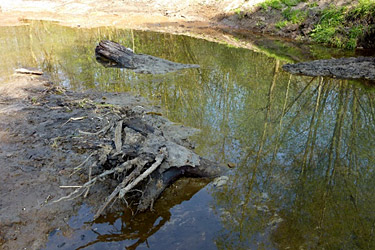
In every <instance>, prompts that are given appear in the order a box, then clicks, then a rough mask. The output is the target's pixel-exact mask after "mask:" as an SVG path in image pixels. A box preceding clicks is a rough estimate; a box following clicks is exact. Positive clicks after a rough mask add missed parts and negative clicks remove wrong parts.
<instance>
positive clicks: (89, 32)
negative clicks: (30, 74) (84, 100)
mask: <svg viewBox="0 0 375 250" xmlns="http://www.w3.org/2000/svg"><path fill="white" fill-rule="evenodd" d="M0 37H2V38H4V39H1V40H0V43H1V45H2V47H3V48H4V51H7V53H9V55H8V56H7V58H9V60H8V61H7V62H6V64H5V62H4V61H3V62H1V65H0V66H1V67H0V78H1V77H6V75H7V74H11V73H12V72H13V69H14V68H16V67H20V66H31V67H38V68H39V69H41V70H43V71H45V72H48V74H49V75H50V77H51V80H52V81H54V82H57V83H60V84H61V85H63V86H67V87H69V88H72V89H77V90H84V89H92V88H95V89H96V90H99V91H132V92H134V93H136V94H141V95H143V96H145V97H147V98H149V99H151V100H154V101H155V102H156V103H157V104H160V105H161V106H162V107H163V108H164V110H165V115H166V116H168V118H169V119H171V120H173V121H175V122H179V123H183V124H185V125H188V126H192V127H196V128H199V129H200V130H201V133H200V134H199V135H198V136H196V137H194V140H195V142H196V145H197V148H196V151H197V152H198V153H200V154H201V155H203V156H205V157H208V158H210V159H212V160H216V161H220V162H233V163H235V164H236V165H237V166H236V168H234V169H233V170H232V171H231V173H230V176H229V182H228V184H227V185H226V186H224V187H223V188H221V189H214V188H212V187H211V186H210V185H208V186H206V184H207V183H200V184H197V183H195V184H194V183H189V184H188V185H186V186H185V187H183V190H184V192H177V193H179V194H181V195H182V196H181V197H177V198H176V199H175V200H173V199H172V200H170V199H165V200H163V199H161V200H160V201H159V202H157V203H156V204H155V211H153V212H148V213H145V214H140V215H137V216H136V217H132V216H131V213H130V212H129V211H128V210H125V212H124V214H119V213H115V214H108V215H107V216H106V217H102V218H100V219H99V220H98V221H95V222H92V221H91V218H92V215H90V213H88V211H89V208H88V207H83V208H82V210H81V212H80V213H79V214H78V215H77V216H76V217H72V218H71V221H70V225H71V227H72V228H73V230H74V233H73V235H74V236H72V238H71V239H68V238H67V237H64V236H63V235H62V234H59V233H55V232H54V233H53V235H51V236H50V241H49V242H48V244H47V246H50V247H51V248H53V247H52V246H61V248H64V247H65V248H66V246H68V245H69V244H70V245H69V246H70V247H68V248H66V249H72V248H81V249H84V248H87V249H99V248H103V247H104V248H108V247H111V249H117V248H119V249H123V248H124V247H127V248H128V249H135V248H137V249H142V248H147V247H148V246H150V248H152V249H212V248H213V249H214V248H219V249H249V248H250V249H251V248H264V249H272V248H276V249H288V248H290V249H300V248H307V249H311V248H318V249H321V248H325V249H337V248H339V249H341V248H347V249H359V248H361V249H362V248H365V249H372V248H374V247H375V239H374V225H375V215H374V213H373V211H374V210H375V200H374V195H373V190H374V189H375V174H374V173H375V172H374V169H373V167H374V165H375V164H374V163H375V162H374V161H375V151H374V150H373V148H374V146H375V140H374V138H375V103H374V102H375V90H374V88H373V87H372V86H366V85H363V84H361V83H360V82H356V81H347V80H335V79H329V78H319V77H317V78H311V77H302V76H293V75H290V74H288V73H286V72H284V71H282V69H281V67H282V65H283V64H284V61H283V60H281V58H283V57H277V56H274V57H268V56H266V55H265V54H263V53H255V52H253V51H250V50H246V49H240V48H231V47H228V46H225V45H220V44H215V43H210V42H207V41H204V40H199V39H193V38H188V37H184V36H174V35H170V34H158V33H152V32H139V31H128V30H115V29H112V28H97V29H73V28H67V27H61V26H57V25H54V24H51V23H31V24H30V25H29V26H25V27H9V28H1V29H0ZM101 39H111V40H115V41H117V42H119V43H121V44H123V45H125V46H127V47H130V48H132V49H133V50H134V51H135V52H136V53H144V54H150V55H154V56H158V57H161V58H165V59H167V60H172V61H175V62H180V63H189V64H199V65H200V66H201V67H200V68H199V69H188V70H183V71H178V72H174V73H168V74H165V75H141V74H136V73H134V72H131V71H129V70H126V69H118V68H104V67H102V66H101V65H100V64H98V63H97V62H96V61H95V55H94V53H93V52H94V48H95V46H96V44H97V43H98V42H99V41H100V40H101ZM273 53H274V52H273ZM314 53H316V52H314ZM336 53H337V52H336V51H335V52H334V54H336ZM327 55H329V53H328V54H325V55H324V57H327ZM298 56H299V57H300V55H298ZM190 181H191V182H194V181H192V180H190ZM173 190H174V189H173V188H172V189H170V190H169V191H168V192H170V193H172V194H173ZM177 193H176V194H177ZM176 194H175V195H176ZM165 195H167V194H165ZM172 197H173V195H172ZM85 216H86V217H85ZM80 235H81V236H80ZM82 235H83V236H82ZM80 237H81V238H80ZM68 241H69V244H68V243H65V242H68ZM63 243H65V245H61V244H63ZM343 246H345V247H343Z"/></svg>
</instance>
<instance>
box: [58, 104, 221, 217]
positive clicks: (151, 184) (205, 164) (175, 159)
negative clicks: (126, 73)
mask: <svg viewBox="0 0 375 250" xmlns="http://www.w3.org/2000/svg"><path fill="white" fill-rule="evenodd" d="M81 103H83V104H85V103H90V104H92V103H93V102H90V101H87V100H84V101H82V102H81ZM93 108H95V110H96V112H95V117H96V118H98V119H94V120H92V121H99V122H102V123H104V124H105V125H104V126H103V128H102V129H100V130H99V131H98V132H95V133H90V132H83V131H81V130H79V133H81V134H82V137H84V136H85V135H86V138H84V139H83V138H82V140H81V141H82V143H89V144H91V145H97V148H96V149H95V150H94V151H93V152H92V153H91V154H90V155H89V156H88V157H87V158H86V159H85V160H84V161H83V162H82V163H81V164H80V165H78V166H77V167H75V168H74V172H73V174H74V173H77V172H78V171H81V170H82V169H84V168H83V166H85V164H87V163H88V162H89V161H91V162H93V163H91V165H90V166H89V168H88V181H87V182H86V183H84V184H83V185H82V186H70V187H76V188H77V189H76V190H74V191H73V192H71V193H70V194H69V195H67V196H64V197H61V198H60V199H58V200H56V201H54V202H53V203H56V202H60V201H63V200H71V199H74V198H77V197H80V196H83V197H87V196H88V195H89V192H90V188H91V187H92V186H93V185H95V183H97V181H104V180H106V179H112V183H113V180H115V181H116V182H117V183H118V184H117V185H116V186H115V188H114V189H113V190H112V191H111V193H110V194H109V195H108V196H107V198H106V199H105V201H104V202H103V203H102V204H99V206H98V207H99V208H98V210H97V212H96V214H95V216H94V218H95V219H96V218H98V217H99V216H100V215H101V214H103V212H104V211H105V210H106V209H107V208H108V207H111V204H114V203H115V202H116V201H123V202H124V203H125V204H126V205H127V207H129V208H130V205H129V204H136V205H137V206H138V207H137V211H143V210H145V209H147V208H150V207H151V208H152V207H153V204H154V201H156V200H157V198H158V197H159V196H160V195H161V193H162V192H163V190H164V189H165V188H166V187H167V186H168V185H170V184H171V183H173V182H174V181H175V180H177V179H178V178H180V177H182V176H195V177H208V178H211V177H216V176H217V175H219V174H220V173H221V172H222V170H223V169H222V168H221V167H220V166H217V165H215V164H213V163H211V162H209V161H207V160H203V159H201V158H200V157H199V156H198V155H196V154H195V153H194V152H192V151H191V150H190V149H189V148H187V147H185V146H182V145H183V143H185V142H186V137H181V139H179V138H178V137H176V136H178V133H177V132H174V134H173V136H170V134H169V135H168V133H171V132H170V131H169V130H171V129H172V128H173V129H175V127H176V126H174V124H172V123H171V122H169V121H168V120H166V119H165V118H163V117H161V116H155V115H153V113H152V112H149V113H150V114H145V111H144V109H143V108H142V111H134V110H129V109H124V108H123V109H116V110H114V108H112V112H110V113H108V112H107V111H108V109H107V110H105V112H103V113H102V115H101V113H100V112H101V110H100V108H99V107H98V106H95V107H93ZM138 110H139V109H138ZM100 116H101V117H100ZM70 120H71V119H69V120H68V122H69V121H70ZM77 120H82V119H77ZM68 122H66V123H65V124H67V123H68ZM82 122H85V121H82ZM86 122H87V121H86ZM65 124H64V125H65ZM95 127H97V126H95ZM183 132H185V135H186V131H183ZM181 134H183V133H181ZM164 135H166V136H164ZM179 142H180V143H179ZM181 144H182V145H181ZM185 145H186V144H185ZM128 201H130V203H129V204H128ZM130 209H131V208H130Z"/></svg>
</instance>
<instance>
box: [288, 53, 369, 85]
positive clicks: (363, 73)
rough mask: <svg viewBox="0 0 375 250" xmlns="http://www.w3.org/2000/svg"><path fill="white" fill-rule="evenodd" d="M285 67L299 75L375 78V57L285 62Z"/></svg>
mask: <svg viewBox="0 0 375 250" xmlns="http://www.w3.org/2000/svg"><path fill="white" fill-rule="evenodd" d="M283 69H284V70H285V71H287V72H289V73H291V74H298V75H307V76H328V77H334V78H340V79H366V80H375V57H348V58H339V59H329V60H316V61H311V62H302V63H296V64H285V65H284V66H283Z"/></svg>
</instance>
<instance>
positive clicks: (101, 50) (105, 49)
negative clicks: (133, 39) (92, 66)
mask: <svg viewBox="0 0 375 250" xmlns="http://www.w3.org/2000/svg"><path fill="white" fill-rule="evenodd" d="M95 53H96V56H99V57H101V58H105V59H108V60H111V61H114V62H116V63H117V64H118V65H119V66H122V67H125V68H129V69H134V68H135V67H134V63H133V57H134V53H133V51H132V50H131V49H128V48H125V47H124V46H122V45H120V44H118V43H115V42H111V41H101V42H100V43H99V45H98V46H96V48H95Z"/></svg>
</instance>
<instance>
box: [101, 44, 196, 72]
mask: <svg viewBox="0 0 375 250" xmlns="http://www.w3.org/2000/svg"><path fill="white" fill-rule="evenodd" d="M95 55H96V59H97V61H98V62H100V63H101V64H103V65H104V66H105V67H118V68H127V69H131V70H133V71H134V72H136V73H145V74H165V73H168V72H172V71H176V70H181V69H188V68H199V65H196V64H182V63H175V62H171V61H168V60H165V59H162V58H159V57H155V56H150V55H145V54H136V53H134V52H133V51H132V50H131V49H129V48H126V47H124V46H122V45H120V44H118V43H115V42H112V41H101V42H100V43H99V45H98V46H97V47H96V48H95Z"/></svg>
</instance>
